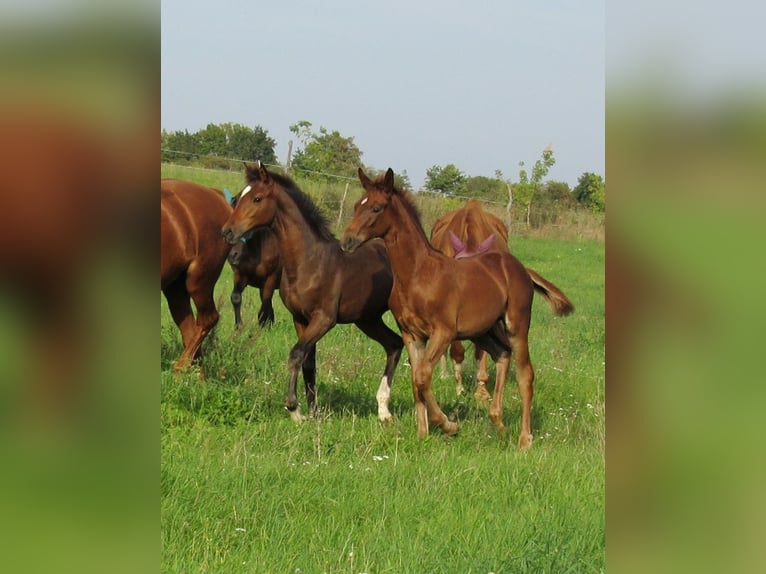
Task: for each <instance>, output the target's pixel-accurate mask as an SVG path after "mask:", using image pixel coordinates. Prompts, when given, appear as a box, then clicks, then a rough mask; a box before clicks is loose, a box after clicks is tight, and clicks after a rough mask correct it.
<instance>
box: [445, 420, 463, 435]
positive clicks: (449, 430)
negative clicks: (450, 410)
mask: <svg viewBox="0 0 766 574" xmlns="http://www.w3.org/2000/svg"><path fill="white" fill-rule="evenodd" d="M459 430H460V427H459V426H458V424H457V423H455V422H452V421H446V422H445V423H444V424H443V425H442V431H444V434H446V435H450V436H451V435H453V434H457V431H459Z"/></svg>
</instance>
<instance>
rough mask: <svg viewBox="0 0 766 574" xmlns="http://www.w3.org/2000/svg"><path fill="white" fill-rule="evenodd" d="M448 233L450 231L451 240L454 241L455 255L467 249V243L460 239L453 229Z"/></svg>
mask: <svg viewBox="0 0 766 574" xmlns="http://www.w3.org/2000/svg"><path fill="white" fill-rule="evenodd" d="M447 233H449V240H450V243H452V249H454V250H455V255H456V256H457V255H458V254H460V253H461V252H463V251H465V243H463V242H462V241H460V238H459V237H458V236H457V235H455V233H454V232H453V231H452V230H451V229H450V230H449V231H448V232H447Z"/></svg>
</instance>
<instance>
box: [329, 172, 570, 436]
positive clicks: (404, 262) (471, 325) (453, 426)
mask: <svg viewBox="0 0 766 574" xmlns="http://www.w3.org/2000/svg"><path fill="white" fill-rule="evenodd" d="M359 179H360V181H361V182H362V186H363V187H364V190H365V193H364V195H363V196H362V198H361V199H360V200H359V201H358V202H357V204H356V206H355V208H354V217H353V219H352V220H351V223H350V224H349V226H348V228H347V229H346V233H345V236H344V239H343V243H342V245H343V248H344V249H345V250H346V251H349V252H355V251H356V250H358V249H360V248H361V247H362V246H363V245H365V242H367V241H368V240H370V239H372V238H374V237H382V238H383V241H384V242H385V244H386V249H387V251H388V255H389V257H390V260H391V267H392V268H393V270H394V278H395V279H394V286H393V289H392V291H391V297H390V299H389V305H390V307H391V311H392V312H393V314H394V317H395V318H396V321H397V323H398V324H399V328H400V329H401V331H402V338H403V339H404V344H405V345H406V347H407V352H408V354H409V357H410V364H411V366H412V384H413V391H414V396H415V406H416V411H417V421H418V437H419V438H423V437H425V436H426V435H427V434H428V423H429V418H430V421H431V423H432V424H434V425H436V426H439V427H441V429H442V430H443V431H444V432H445V433H447V434H454V433H456V432H457V431H458V425H457V423H455V422H453V421H450V420H448V419H447V417H446V415H445V414H444V413H443V412H442V410H441V408H440V407H439V404H438V403H437V402H436V399H435V398H434V396H433V394H432V392H431V376H432V374H433V368H434V365H435V364H436V362H437V361H438V360H439V358H440V357H441V356H442V355H443V354H444V352H445V351H446V350H447V347H448V346H449V344H450V343H451V342H452V341H454V340H455V339H467V340H471V341H473V343H474V344H475V345H476V346H478V347H480V348H481V349H483V350H485V351H487V352H488V353H489V354H490V355H491V356H492V358H493V359H494V360H495V362H496V364H497V370H496V372H497V381H496V384H495V394H494V397H493V399H492V404H491V405H490V409H489V417H490V419H491V420H492V423H493V424H494V426H495V428H496V429H497V431H498V432H503V431H504V430H505V426H504V425H503V413H502V404H503V388H504V386H505V380H506V378H507V375H508V369H509V364H510V357H511V353H513V355H514V357H515V360H516V377H517V379H518V384H519V393H520V395H521V401H522V411H521V413H522V414H521V434H520V436H519V447H520V448H523V449H526V448H529V447H530V446H531V444H532V429H531V410H532V385H533V381H534V371H533V368H532V363H531V361H530V359H529V345H528V333H529V324H530V319H531V312H532V297H533V295H534V292H535V290H537V291H538V292H540V293H541V294H542V295H543V297H545V299H546V300H547V301H548V303H550V305H551V307H552V308H553V311H554V313H555V314H556V315H564V314H567V313H570V312H571V311H572V310H573V306H572V304H571V302H570V301H569V299H567V298H566V296H565V295H564V294H563V293H562V292H561V291H560V290H559V289H557V288H556V287H555V286H553V285H552V284H550V283H548V282H547V281H544V283H543V284H541V285H540V286H538V285H536V284H535V283H534V282H533V281H532V279H531V277H530V275H529V273H528V272H527V270H526V268H525V267H524V265H522V263H521V262H520V261H519V260H518V259H516V258H515V257H514V256H513V255H511V254H510V253H505V252H497V251H492V252H487V253H482V254H478V255H475V256H474V257H467V258H464V259H459V260H458V259H452V258H450V257H448V256H446V255H445V254H443V253H442V252H441V251H438V250H437V249H435V248H434V247H433V246H432V245H431V244H430V243H429V241H428V238H427V237H426V234H425V231H423V226H422V224H421V223H420V217H419V215H418V213H417V210H416V208H415V205H414V204H413V203H412V200H411V199H410V197H408V195H406V194H404V193H402V192H401V191H399V190H398V189H397V188H395V187H394V172H393V171H392V170H391V169H389V170H388V171H387V172H386V173H385V174H384V175H383V176H381V177H379V178H378V179H377V180H375V181H372V180H370V179H369V178H368V177H367V175H366V174H365V173H364V171H362V169H361V168H360V169H359Z"/></svg>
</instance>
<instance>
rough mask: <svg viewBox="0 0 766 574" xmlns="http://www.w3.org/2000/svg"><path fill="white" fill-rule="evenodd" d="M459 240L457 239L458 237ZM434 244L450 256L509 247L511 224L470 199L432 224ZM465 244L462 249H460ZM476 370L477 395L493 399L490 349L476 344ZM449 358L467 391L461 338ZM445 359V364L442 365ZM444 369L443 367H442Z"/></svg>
mask: <svg viewBox="0 0 766 574" xmlns="http://www.w3.org/2000/svg"><path fill="white" fill-rule="evenodd" d="M454 238H457V240H458V241H459V242H460V243H456V241H455V239H454ZM431 245H433V246H434V247H436V249H438V250H439V251H441V252H442V253H444V254H445V255H447V256H449V257H455V256H467V255H468V254H476V253H477V252H479V251H482V252H483V251H488V250H494V251H504V252H506V253H508V252H509V249H508V228H507V227H506V226H505V223H503V221H502V220H501V219H500V218H499V217H496V216H494V215H493V214H491V213H489V212H487V211H484V210H483V209H482V207H481V204H480V203H479V202H478V201H476V200H475V199H469V200H468V202H467V203H466V204H465V205H464V206H463V207H462V208H460V209H457V210H455V211H451V212H449V213H447V214H446V215H444V216H442V217H441V218H439V219H438V220H437V221H436V222H435V223H434V224H433V227H431ZM461 247H462V250H463V251H462V252H461V253H460V254H458V253H457V251H458V249H460V248H461ZM475 351H476V361H477V365H478V367H477V373H476V382H477V386H476V392H475V393H474V396H475V397H476V398H477V399H479V400H482V401H486V400H489V399H490V395H489V392H487V381H489V371H488V370H487V353H485V352H484V351H482V350H481V349H480V348H479V347H475ZM449 354H450V358H451V359H452V362H453V363H454V365H455V390H456V391H457V394H458V395H460V394H462V393H463V392H465V387H464V386H463V360H464V359H465V349H464V348H463V344H462V343H461V342H460V341H453V342H452V343H451V344H450V349H449ZM443 366H444V365H443V363H442V367H443ZM442 370H444V369H442Z"/></svg>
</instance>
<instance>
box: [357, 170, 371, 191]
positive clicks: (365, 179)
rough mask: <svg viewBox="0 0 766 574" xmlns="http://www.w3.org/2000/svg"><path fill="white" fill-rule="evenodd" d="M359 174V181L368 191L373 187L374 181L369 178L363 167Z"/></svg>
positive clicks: (358, 171)
mask: <svg viewBox="0 0 766 574" xmlns="http://www.w3.org/2000/svg"><path fill="white" fill-rule="evenodd" d="M357 174H358V175H359V181H360V182H361V183H362V187H363V188H365V189H367V188H368V187H370V186H372V181H371V180H370V178H369V177H367V174H366V173H364V170H363V169H362V168H361V167H360V168H359V169H358V170H357Z"/></svg>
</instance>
